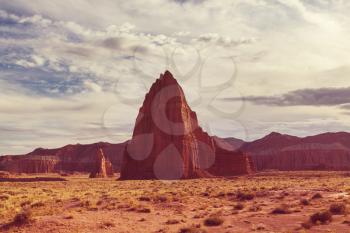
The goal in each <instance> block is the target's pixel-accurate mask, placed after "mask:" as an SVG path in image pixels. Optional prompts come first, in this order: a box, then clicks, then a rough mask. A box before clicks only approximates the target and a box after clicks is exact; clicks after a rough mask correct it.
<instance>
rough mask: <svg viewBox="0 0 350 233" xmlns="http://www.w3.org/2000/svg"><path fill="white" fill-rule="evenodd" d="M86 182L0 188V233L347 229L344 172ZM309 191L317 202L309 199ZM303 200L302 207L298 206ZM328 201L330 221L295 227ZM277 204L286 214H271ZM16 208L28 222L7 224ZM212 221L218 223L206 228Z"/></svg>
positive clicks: (349, 180) (349, 181)
mask: <svg viewBox="0 0 350 233" xmlns="http://www.w3.org/2000/svg"><path fill="white" fill-rule="evenodd" d="M22 177H23V176H22ZM50 177H55V175H52V176H50ZM56 177H57V176H56ZM87 177H88V175H79V176H69V177H64V178H65V179H67V181H63V182H62V181H57V182H36V183H26V182H15V183H7V182H2V183H0V225H2V228H1V229H2V231H4V232H120V233H121V232H123V233H127V232H130V233H139V232H140V233H143V232H145V233H147V232H213V233H214V232H215V233H224V232H225V233H226V232H239V233H241V232H286V233H287V232H288V233H289V232H341V233H343V232H350V216H348V215H347V211H348V209H349V208H350V205H349V204H350V197H349V194H350V174H348V173H344V172H273V171H271V172H264V173H258V174H256V175H254V176H244V177H233V178H231V179H224V178H221V179H195V180H182V181H175V182H163V181H152V180H149V181H137V180H136V181H117V180H116V179H115V178H113V179H110V178H109V179H88V178H87ZM29 178H30V177H29ZM315 194H320V195H321V197H320V198H313V196H314V195H315ZM302 199H305V200H307V201H308V202H309V204H308V205H304V204H302V203H301V200H302ZM334 203H337V204H340V205H341V206H343V207H345V208H346V209H345V212H342V213H340V214H339V215H335V214H333V216H332V221H331V222H326V223H324V224H321V223H319V222H317V223H316V224H311V223H309V226H311V229H305V228H304V227H303V226H302V223H307V222H308V221H309V219H310V216H311V215H312V214H314V213H316V212H319V211H325V210H329V208H330V206H331V204H334ZM238 204H239V205H238ZM278 207H282V212H283V211H285V212H286V213H285V214H272V213H271V212H272V211H274V210H275V209H276V208H278ZM22 209H25V210H28V211H30V212H31V217H30V218H29V221H28V222H24V223H23V224H21V223H19V224H14V223H11V222H13V219H14V217H15V215H16V214H17V213H20V212H21V211H22ZM211 216H216V217H217V219H219V223H220V221H222V224H221V225H219V226H206V224H205V221H206V220H208V218H210V217H211ZM6 226H9V227H8V228H6ZM186 230H187V231H186Z"/></svg>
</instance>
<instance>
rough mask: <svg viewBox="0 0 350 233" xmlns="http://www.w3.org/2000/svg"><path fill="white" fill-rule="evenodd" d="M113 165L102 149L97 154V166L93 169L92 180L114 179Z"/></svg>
mask: <svg viewBox="0 0 350 233" xmlns="http://www.w3.org/2000/svg"><path fill="white" fill-rule="evenodd" d="M113 174H114V172H113V166H112V163H111V162H110V161H109V160H108V159H107V158H106V157H105V155H104V153H103V150H102V149H101V148H100V149H99V150H98V152H97V153H96V157H95V166H94V167H93V169H92V171H91V173H90V176H89V177H90V178H106V177H113Z"/></svg>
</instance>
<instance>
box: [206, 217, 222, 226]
mask: <svg viewBox="0 0 350 233" xmlns="http://www.w3.org/2000/svg"><path fill="white" fill-rule="evenodd" d="M223 223H224V220H223V219H222V218H221V217H219V216H210V217H208V218H206V219H205V220H204V225H205V226H207V227H213V226H220V225H222V224H223Z"/></svg>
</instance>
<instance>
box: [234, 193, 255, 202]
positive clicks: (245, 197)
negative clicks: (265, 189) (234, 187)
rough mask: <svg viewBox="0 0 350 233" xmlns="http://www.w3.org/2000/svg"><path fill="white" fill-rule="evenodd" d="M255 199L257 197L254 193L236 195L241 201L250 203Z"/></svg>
mask: <svg viewBox="0 0 350 233" xmlns="http://www.w3.org/2000/svg"><path fill="white" fill-rule="evenodd" d="M254 197H255V195H254V194H253V193H250V192H242V191H239V192H238V193H237V195H236V198H237V199H238V200H240V201H250V200H253V199H254Z"/></svg>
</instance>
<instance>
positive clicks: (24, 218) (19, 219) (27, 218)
mask: <svg viewBox="0 0 350 233" xmlns="http://www.w3.org/2000/svg"><path fill="white" fill-rule="evenodd" d="M32 220H33V219H32V213H31V212H30V210H24V211H22V212H20V213H18V214H16V216H15V217H14V219H13V222H12V224H13V225H15V226H22V225H25V224H28V223H30V222H31V221H32Z"/></svg>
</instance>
